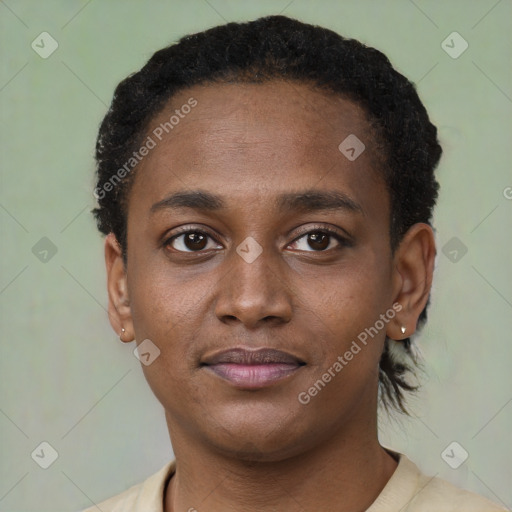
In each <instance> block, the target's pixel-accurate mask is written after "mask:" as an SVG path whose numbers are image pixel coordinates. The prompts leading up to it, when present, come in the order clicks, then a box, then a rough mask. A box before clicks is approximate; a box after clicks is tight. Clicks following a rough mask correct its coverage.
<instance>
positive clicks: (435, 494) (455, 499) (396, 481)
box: [83, 452, 506, 512]
mask: <svg viewBox="0 0 512 512" xmlns="http://www.w3.org/2000/svg"><path fill="white" fill-rule="evenodd" d="M393 453H394V454H395V455H396V456H397V458H399V463H398V466H397V468H396V470H395V472H394V473H393V475H392V476H391V478H390V479H389V481H388V483H387V484H386V486H385V487H384V489H382V492H381V493H380V494H379V496H378V497H377V499H376V500H375V501H374V502H373V504H372V505H371V506H370V508H368V509H367V511H366V512H456V511H460V512H498V511H504V510H506V509H505V508H502V507H500V506H499V505H496V504H495V503H492V502H490V501H488V500H487V499H485V498H483V497H482V496H479V495H478V494H474V493H472V492H469V491H465V490H462V489H459V488H458V487H455V486H454V485H452V484H450V483H449V482H447V481H445V480H442V479H440V478H437V477H428V476H426V475H424V474H422V473H421V472H420V470H419V469H418V467H417V466H416V465H415V464H414V463H413V462H411V461H410V460H409V459H408V458H407V457H406V456H405V455H402V454H399V453H396V452H393ZM175 468H176V461H175V460H173V461H171V462H169V463H168V464H167V465H165V466H164V467H163V468H162V469H161V470H160V471H158V473H155V474H154V475H152V476H150V477H149V478H148V479H147V480H146V481H144V482H143V483H141V484H138V485H135V486H133V487H131V488H130V489H128V490H127V491H125V492H123V493H121V494H119V495H117V496H114V497H113V498H110V499H108V500H106V501H103V502H102V503H99V504H98V505H97V507H99V509H100V510H101V511H102V512H163V510H164V509H163V502H164V490H165V486H166V483H167V481H168V480H169V478H170V477H171V476H172V474H173V473H174V471H175ZM97 507H96V506H94V507H91V508H88V509H87V510H84V511H83V512H98V508H97ZM191 510H194V509H193V508H192V509H191Z"/></svg>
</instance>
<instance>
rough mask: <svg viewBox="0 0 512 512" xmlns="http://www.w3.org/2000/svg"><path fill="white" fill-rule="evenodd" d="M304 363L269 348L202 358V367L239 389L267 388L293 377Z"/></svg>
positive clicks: (226, 351) (239, 350)
mask: <svg viewBox="0 0 512 512" xmlns="http://www.w3.org/2000/svg"><path fill="white" fill-rule="evenodd" d="M305 364H306V363H305V362H304V361H302V360H301V359H299V358H298V357H296V356H294V355H292V354H289V353H288V352H283V351H281V350H276V349H271V348H260V349H251V350H249V349H246V348H232V349H228V350H223V351H221V352H215V353H214V354H212V355H211V356H209V357H205V358H204V360H203V361H202V362H201V367H202V368H204V369H206V370H208V371H210V372H213V373H214V374H216V375H217V376H219V377H221V378H222V379H224V380H226V381H228V382H230V383H231V384H233V385H234V386H236V387H238V388H241V389H258V388H263V387H267V386H270V385H272V384H275V383H276V382H279V381H281V380H283V379H285V378H286V377H288V376H290V375H293V374H294V373H295V372H297V371H298V370H299V369H300V368H301V367H302V366H304V365H305Z"/></svg>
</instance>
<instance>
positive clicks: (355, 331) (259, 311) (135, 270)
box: [122, 82, 397, 460]
mask: <svg viewBox="0 0 512 512" xmlns="http://www.w3.org/2000/svg"><path fill="white" fill-rule="evenodd" d="M190 98H194V99H195V100H196V101H197V104H196V105H195V106H194V107H193V108H191V109H187V108H185V109H181V106H182V105H185V104H187V103H188V104H191V103H190V102H189V99H190ZM176 109H178V110H179V111H180V115H179V116H178V117H179V121H178V122H176V119H174V120H173V127H172V129H168V131H169V133H166V132H165V130H164V131H163V130H162V129H160V130H158V129H157V128H158V127H159V126H161V123H165V122H168V121H169V119H170V117H171V115H173V114H174V112H175V110H176ZM189 110H190V112H189ZM185 112H188V113H186V114H185ZM155 130H156V131H155ZM161 132H162V133H161ZM156 134H159V136H160V138H161V140H159V137H158V136H157V135H156ZM351 134H353V135H355V136H357V138H358V139H359V140H360V141H362V143H363V144H364V145H365V149H364V151H363V152H362V153H361V154H360V155H359V156H358V157H357V158H356V159H354V158H353V153H354V152H353V151H351V150H350V149H348V150H345V153H343V152H342V151H341V150H340V149H339V148H338V146H339V145H340V143H341V142H342V141H344V140H345V139H346V138H347V137H348V136H350V135H351ZM147 135H149V136H150V137H151V138H152V139H153V140H154V142H155V143H156V145H155V147H153V148H152V149H151V151H149V154H148V155H147V156H145V157H144V159H143V161H142V162H141V163H140V164H139V166H138V168H137V171H136V172H137V174H136V177H135V180H134V184H133V187H132V189H131V191H130V195H129V203H128V220H127V225H128V230H127V247H128V257H127V267H126V296H127V301H126V308H125V309H124V310H123V311H124V312H125V313H123V314H124V317H123V318H122V322H123V324H124V325H125V326H128V328H129V329H131V330H133V336H134V337H135V338H136V340H137V343H140V342H142V341H143V340H146V339H149V340H151V342H152V344H154V345H156V347H158V349H159V350H160V355H159V356H158V357H157V358H156V359H155V360H154V361H153V362H152V363H151V364H150V365H147V366H145V365H144V366H143V370H144V373H145V376H146V379H147V381H148V383H149V385H150V386H151V388H152V390H153V392H154V393H155V395H156V397H157V398H158V399H159V401H160V402H161V403H162V405H163V406H164V408H165V411H166V416H167V419H168V424H169V429H170V432H171V438H173V436H174V435H175V436H176V437H177V438H179V437H180V436H183V435H186V436H187V437H188V439H190V440H193V442H195V443H199V444H201V445H203V446H208V447H210V448H212V449H215V450H218V451H220V452H223V453H225V454H233V453H236V454H238V456H239V457H246V458H247V459H250V458H260V459H267V460H279V459H282V458H284V457H289V456H291V455H293V454H297V453H300V452H303V451H305V450H308V449H311V448H312V447H314V446H315V445H317V444H319V443H322V442H324V441H325V440H327V439H330V438H333V437H335V436H337V435H341V434H342V433H343V432H345V434H346V433H347V432H349V431H355V430H356V429H357V428H360V429H365V428H367V426H366V425H369V424H373V422H374V419H375V414H376V404H377V401H376V397H377V383H378V364H379V359H380V355H381V352H382V349H383V343H384V338H385V335H386V332H387V331H388V332H389V329H391V328H393V329H396V325H395V323H396V322H395V320H390V319H389V321H386V322H382V318H383V316H384V315H386V312H389V311H390V309H391V310H392V305H393V303H394V301H395V299H396V297H397V281H396V275H395V273H394V264H393V257H392V254H391V251H390V242H389V216H390V205H389V197H388V193H387V191H386V187H385V184H384V182H383V180H382V178H381V177H380V174H379V171H378V169H377V162H378V159H377V155H376V154H375V152H374V151H373V142H372V138H371V136H370V132H369V127H368V125H367V122H366V120H365V117H364V114H363V112H362V111H361V110H360V108H359V107H358V106H357V105H356V104H354V103H352V102H349V101H348V100H344V99H341V98H339V97H334V96H330V95H327V94H324V93H322V92H318V91H315V90H313V89H310V88H308V87H307V86H306V85H299V84H293V85H290V84H286V83H281V82H273V83H267V84H264V85H262V84H243V85H240V84H225V85H209V86H196V87H193V88H190V89H188V90H186V91H182V92H181V93H179V94H178V95H176V96H175V97H174V98H173V99H172V101H171V102H170V103H169V105H168V106H167V107H166V108H165V109H164V111H162V112H161V113H160V114H159V115H158V116H157V117H156V118H155V119H153V120H152V122H151V123H150V129H149V131H148V134H147ZM349 140H350V139H349ZM349 146H350V145H349ZM356 152H357V148H356ZM354 154H356V153H354ZM347 156H350V157H351V158H347ZM185 193H186V194H187V195H184V194H185ZM388 315H389V313H388ZM393 316H394V314H393ZM389 317H391V315H389ZM386 318H388V316H387V317H386ZM391 318H392V317H391ZM379 319H381V322H380V323H377V324H376V322H377V321H378V320H379ZM381 324H383V325H384V327H381ZM376 325H377V326H378V327H379V328H377V329H376ZM370 327H373V328H374V329H375V330H377V331H378V332H377V334H374V335H373V336H369V335H368V334H367V336H366V338H367V339H366V343H365V344H363V343H362V342H361V339H362V338H364V335H363V336H361V333H363V332H365V329H369V328H370ZM366 332H368V331H366ZM371 332H374V331H371ZM354 342H356V345H357V346H358V347H359V351H357V349H356V348H355V346H354ZM260 349H261V350H260ZM226 351H228V352H226ZM275 351H279V352H275ZM347 352H351V353H352V357H350V359H349V356H347V357H345V354H346V353H347ZM340 356H341V359H342V360H343V361H344V363H343V364H342V362H341V361H340ZM336 362H338V365H336ZM340 365H341V369H340ZM326 373H327V374H328V375H329V376H330V378H329V376H328V377H325V374H326ZM322 382H323V385H322ZM315 383H316V385H315ZM315 390H316V392H315ZM185 433H186V434H185Z"/></svg>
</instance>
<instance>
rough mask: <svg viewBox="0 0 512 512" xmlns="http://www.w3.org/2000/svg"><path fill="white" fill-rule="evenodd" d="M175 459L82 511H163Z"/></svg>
mask: <svg viewBox="0 0 512 512" xmlns="http://www.w3.org/2000/svg"><path fill="white" fill-rule="evenodd" d="M174 470H175V461H174V460H173V461H171V462H169V463H168V464H166V465H165V466H164V467H163V468H162V469H160V471H158V472H157V473H155V474H153V475H151V476H150V477H149V478H147V479H146V480H144V482H141V483H139V484H137V485H134V486H132V487H130V488H129V489H127V490H126V491H124V492H122V493H121V494H117V495H116V496H113V497H111V498H109V499H107V500H105V501H102V502H101V503H97V504H94V505H93V506H92V507H90V508H87V509H85V510H83V511H82V512H97V511H98V509H99V510H101V511H102V512H126V511H130V512H136V511H139V510H140V511H141V512H142V511H144V512H163V496H164V491H165V485H166V483H167V480H168V478H169V477H170V476H171V475H172V473H174Z"/></svg>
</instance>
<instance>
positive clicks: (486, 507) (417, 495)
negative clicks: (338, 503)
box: [367, 450, 507, 512]
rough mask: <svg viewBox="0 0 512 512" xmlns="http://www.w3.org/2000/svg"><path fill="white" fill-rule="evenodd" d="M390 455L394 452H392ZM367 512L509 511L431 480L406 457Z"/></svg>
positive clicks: (451, 486)
mask: <svg viewBox="0 0 512 512" xmlns="http://www.w3.org/2000/svg"><path fill="white" fill-rule="evenodd" d="M388 451H390V450H388ZM392 453H394V455H395V457H397V458H398V460H399V463H398V467H397V469H396V470H395V473H394V474H393V475H392V477H391V479H390V480H389V481H388V483H387V485H386V486H385V487H384V489H383V490H382V492H381V494H380V495H379V497H378V498H377V500H376V501H375V502H374V503H373V504H372V506H371V507H370V508H369V509H368V510H367V512H391V511H396V510H401V511H402V512H432V511H436V512H503V511H505V510H507V509H505V508H504V507H502V506H500V505H498V504H496V503H493V502H492V501H489V500H488V499H486V498H484V497H483V496H480V495H478V494H475V493H473V492H470V491H467V490H465V489H461V488H459V487H456V486H455V485H453V484H451V483H450V482H448V481H446V480H443V479H441V478H438V477H435V476H427V475H425V474H423V473H422V472H421V471H420V469H419V468H418V467H417V466H416V464H414V462H412V461H411V460H409V459H408V458H407V457H406V456H405V455H403V454H399V453H396V452H392Z"/></svg>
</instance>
